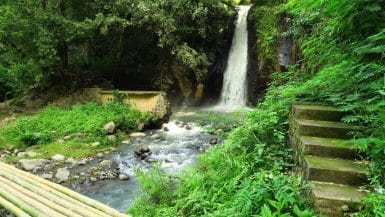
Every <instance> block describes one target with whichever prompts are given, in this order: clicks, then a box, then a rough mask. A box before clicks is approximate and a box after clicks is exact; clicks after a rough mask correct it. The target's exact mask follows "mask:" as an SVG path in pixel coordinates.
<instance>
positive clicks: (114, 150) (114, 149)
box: [110, 147, 118, 152]
mask: <svg viewBox="0 0 385 217" xmlns="http://www.w3.org/2000/svg"><path fill="white" fill-rule="evenodd" d="M110 150H111V152H116V151H118V149H116V148H115V147H110Z"/></svg>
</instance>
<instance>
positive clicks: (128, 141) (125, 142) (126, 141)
mask: <svg viewBox="0 0 385 217" xmlns="http://www.w3.org/2000/svg"><path fill="white" fill-rule="evenodd" d="M122 144H123V145H129V144H131V141H130V140H124V141H122Z"/></svg>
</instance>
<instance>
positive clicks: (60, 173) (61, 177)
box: [55, 167, 70, 183]
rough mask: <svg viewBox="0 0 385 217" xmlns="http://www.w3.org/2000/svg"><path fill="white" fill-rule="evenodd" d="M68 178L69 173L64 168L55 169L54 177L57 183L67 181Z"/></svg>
mask: <svg viewBox="0 0 385 217" xmlns="http://www.w3.org/2000/svg"><path fill="white" fill-rule="evenodd" d="M69 176H70V171H69V169H68V168H66V167H64V168H59V169H57V171H56V175H55V177H56V178H57V179H58V182H59V183H63V182H66V181H68V179H69Z"/></svg>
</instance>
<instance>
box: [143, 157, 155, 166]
mask: <svg viewBox="0 0 385 217" xmlns="http://www.w3.org/2000/svg"><path fill="white" fill-rule="evenodd" d="M144 162H146V163H150V164H152V163H156V162H157V161H156V160H155V159H154V158H151V157H147V158H145V159H144Z"/></svg>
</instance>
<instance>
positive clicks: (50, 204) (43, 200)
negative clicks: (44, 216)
mask: <svg viewBox="0 0 385 217" xmlns="http://www.w3.org/2000/svg"><path fill="white" fill-rule="evenodd" d="M1 183H4V184H6V185H8V186H9V187H11V188H12V189H15V190H16V191H17V192H20V193H23V194H25V195H27V196H28V197H30V198H34V199H35V200H37V201H39V202H41V203H43V204H45V205H47V206H48V207H50V208H52V209H54V210H55V211H57V212H59V213H60V214H63V215H64V216H71V217H82V216H81V215H79V214H77V213H75V212H73V211H71V210H70V209H68V208H66V207H63V206H59V205H58V204H61V203H58V202H57V201H55V200H52V201H51V200H49V199H47V198H45V197H42V196H40V195H39V194H37V193H36V192H33V191H30V190H29V189H26V188H23V187H22V186H21V185H18V184H16V183H14V182H11V181H9V180H7V179H5V178H3V177H0V185H1Z"/></svg>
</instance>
